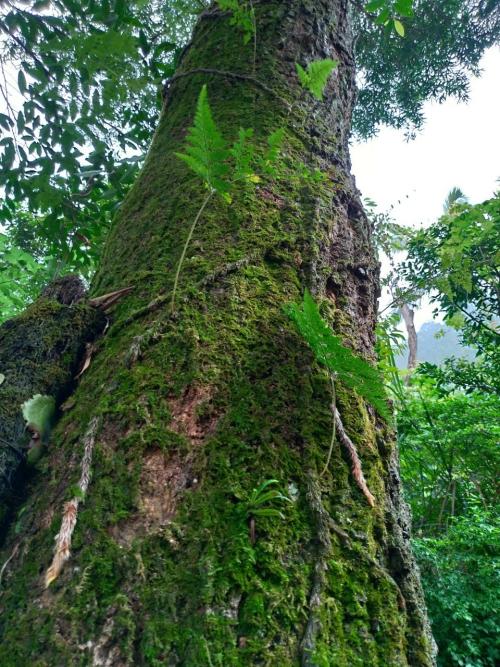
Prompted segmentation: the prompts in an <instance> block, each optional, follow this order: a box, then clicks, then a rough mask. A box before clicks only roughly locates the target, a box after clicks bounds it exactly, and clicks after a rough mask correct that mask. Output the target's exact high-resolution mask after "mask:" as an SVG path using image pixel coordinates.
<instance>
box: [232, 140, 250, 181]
mask: <svg viewBox="0 0 500 667" xmlns="http://www.w3.org/2000/svg"><path fill="white" fill-rule="evenodd" d="M252 137H253V129H252V128H249V129H248V130H244V129H243V128H240V131H239V132H238V138H237V139H236V141H235V142H234V144H233V146H232V148H231V149H230V151H229V153H230V154H231V157H232V158H233V160H234V170H233V174H232V181H233V182H237V181H252V179H253V177H254V176H255V174H254V172H253V169H252V163H253V160H254V154H255V147H254V145H253V144H251V143H249V141H248V140H249V139H251V138H252Z"/></svg>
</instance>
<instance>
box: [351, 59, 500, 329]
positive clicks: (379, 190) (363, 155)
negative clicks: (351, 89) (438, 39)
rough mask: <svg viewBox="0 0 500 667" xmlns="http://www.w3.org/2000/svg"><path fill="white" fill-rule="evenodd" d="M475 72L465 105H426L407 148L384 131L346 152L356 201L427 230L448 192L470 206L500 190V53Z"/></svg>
mask: <svg viewBox="0 0 500 667" xmlns="http://www.w3.org/2000/svg"><path fill="white" fill-rule="evenodd" d="M481 67H482V69H483V74H482V76H481V77H480V78H478V79H473V80H472V81H471V86H470V99H469V102H468V103H458V102H456V101H454V100H447V101H446V102H444V103H443V104H437V103H435V102H429V103H426V104H425V107H424V109H425V116H426V123H425V126H424V128H423V130H422V131H421V132H420V133H419V134H417V137H416V139H414V140H413V141H410V142H406V141H405V138H404V135H403V132H402V131H398V130H393V129H389V128H383V129H382V130H381V131H380V133H379V135H378V136H377V137H376V138H375V139H372V140H370V141H368V142H364V143H356V144H354V145H353V146H352V147H351V157H352V171H353V173H354V175H355V177H356V183H357V186H358V188H359V189H360V190H361V193H362V195H363V197H369V198H370V199H373V200H374V201H375V202H376V203H377V204H378V206H379V208H380V210H382V211H383V210H387V209H389V207H390V206H391V205H395V208H394V209H393V211H392V213H393V217H394V218H395V219H396V221H397V222H399V223H401V224H404V225H411V226H419V225H420V224H424V225H427V224H430V223H431V222H433V221H434V220H436V219H437V218H438V217H439V216H440V215H441V213H442V211H443V202H444V200H445V198H446V195H447V194H448V192H449V191H450V189H451V188H452V187H454V186H457V187H459V188H460V189H461V190H462V191H463V192H464V194H465V195H466V196H467V197H468V198H469V201H471V202H472V203H479V202H481V201H484V200H485V199H488V198H489V197H491V196H492V194H493V192H494V191H495V190H497V189H498V188H499V187H500V184H499V183H496V181H497V179H498V178H500V48H498V47H496V48H492V49H489V50H488V51H487V52H486V53H485V55H484V56H483V59H482V60H481ZM398 201H400V202H401V203H400V204H398ZM415 319H416V323H417V328H418V326H420V325H421V324H422V323H423V322H424V321H427V320H429V319H431V309H430V308H429V307H426V306H424V307H423V308H422V310H421V311H420V312H418V313H417V317H416V318H415Z"/></svg>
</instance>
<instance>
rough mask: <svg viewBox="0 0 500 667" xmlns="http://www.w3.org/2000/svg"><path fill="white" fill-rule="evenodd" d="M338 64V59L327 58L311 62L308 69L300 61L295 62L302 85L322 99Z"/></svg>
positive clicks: (318, 98)
mask: <svg viewBox="0 0 500 667" xmlns="http://www.w3.org/2000/svg"><path fill="white" fill-rule="evenodd" d="M338 64H339V63H338V60H332V59H331V58H325V60H314V61H313V62H312V63H309V65H308V66H307V69H306V70H305V69H304V68H303V67H301V66H300V65H299V64H298V63H296V64H295V67H296V69H297V76H298V77H299V81H300V83H301V84H302V86H303V87H304V88H306V90H308V91H309V92H310V93H311V94H312V95H314V97H315V98H316V99H317V100H322V99H323V92H324V90H325V86H326V82H327V81H328V77H329V76H330V74H331V73H332V72H333V70H334V69H335V68H336V67H337V65H338Z"/></svg>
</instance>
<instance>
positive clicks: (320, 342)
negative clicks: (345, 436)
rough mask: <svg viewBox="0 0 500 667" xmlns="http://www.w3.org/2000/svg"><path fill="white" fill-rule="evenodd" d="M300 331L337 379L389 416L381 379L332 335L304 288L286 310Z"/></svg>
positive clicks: (374, 370)
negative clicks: (299, 300) (298, 297)
mask: <svg viewBox="0 0 500 667" xmlns="http://www.w3.org/2000/svg"><path fill="white" fill-rule="evenodd" d="M285 310H286V312H287V314H288V315H289V317H290V318H291V319H292V320H293V321H294V322H295V325H296V326H297V329H298V330H299V332H300V334H301V335H302V337H303V338H304V340H305V341H306V342H307V344H308V345H309V347H310V348H311V349H312V351H313V352H314V354H315V356H316V359H317V360H318V361H319V362H321V363H322V364H324V365H325V366H326V367H327V368H328V369H329V370H330V371H331V372H332V373H334V374H335V375H336V377H338V379H339V380H340V381H341V382H342V383H343V384H345V385H347V386H348V387H350V388H351V389H354V391H356V392H357V393H358V394H359V395H360V396H362V397H363V398H365V399H366V400H367V401H368V402H369V403H371V404H372V405H373V407H375V408H376V409H377V410H378V412H379V413H380V414H381V415H382V416H383V417H385V418H389V410H388V408H387V403H386V396H385V392H384V387H383V383H382V379H381V377H380V375H379V372H378V370H377V369H376V368H374V367H373V366H371V365H370V364H369V363H368V362H367V361H365V360H364V359H363V358H362V357H360V356H358V355H355V354H354V353H353V352H351V350H349V348H347V347H345V346H344V345H343V344H342V341H341V339H340V338H339V337H338V336H335V335H334V334H333V333H332V332H331V330H330V327H329V326H328V324H327V323H326V322H325V320H324V319H323V318H322V317H321V314H320V312H319V308H318V306H317V304H316V302H315V301H314V299H313V298H312V296H311V294H310V293H309V291H308V290H306V291H305V292H304V299H303V301H302V304H291V305H290V306H288V307H287V308H286V309H285Z"/></svg>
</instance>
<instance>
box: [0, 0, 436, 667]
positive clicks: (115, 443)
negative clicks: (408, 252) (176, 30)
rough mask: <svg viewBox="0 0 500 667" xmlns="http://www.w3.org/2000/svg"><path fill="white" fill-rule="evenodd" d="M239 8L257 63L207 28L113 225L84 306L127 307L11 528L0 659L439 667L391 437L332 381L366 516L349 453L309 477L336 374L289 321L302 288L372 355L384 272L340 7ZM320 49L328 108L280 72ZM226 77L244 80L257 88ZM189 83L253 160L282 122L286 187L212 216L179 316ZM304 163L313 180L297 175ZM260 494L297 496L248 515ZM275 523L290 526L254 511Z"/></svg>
mask: <svg viewBox="0 0 500 667" xmlns="http://www.w3.org/2000/svg"><path fill="white" fill-rule="evenodd" d="M255 13H256V24H257V35H256V39H257V48H256V50H255V52H254V45H253V42H252V40H250V42H249V43H248V44H247V45H245V46H244V45H243V43H242V35H241V32H240V31H239V29H238V28H237V27H234V26H233V25H231V23H230V16H228V15H227V14H224V13H223V12H220V11H218V10H216V9H211V10H209V11H206V12H204V14H203V16H202V17H201V19H200V21H199V23H198V26H197V28H196V30H195V34H194V37H193V40H192V43H191V45H190V46H189V47H188V48H187V49H186V51H185V53H184V56H183V58H182V63H181V66H180V69H179V72H180V73H181V74H182V76H177V77H176V78H175V79H174V80H173V81H172V82H171V85H170V87H169V90H168V93H167V98H166V105H165V109H164V112H163V114H162V117H161V120H160V124H159V127H158V130H157V132H156V134H155V137H154V140H153V144H152V146H151V149H150V152H149V155H148V157H147V160H146V164H145V166H144V169H143V171H142V173H141V175H140V177H139V179H138V181H137V183H136V185H135V187H134V188H133V190H132V191H131V193H130V194H129V196H128V197H127V199H126V201H125V202H124V204H123V206H122V208H121V211H120V213H119V215H118V217H117V219H116V222H115V224H114V227H113V229H112V231H111V233H110V236H109V239H108V242H107V245H106V249H105V252H104V257H103V260H102V263H101V266H100V269H99V272H98V274H97V276H96V279H95V281H94V285H93V293H94V294H102V293H104V292H110V291H112V290H113V289H117V288H120V287H124V286H126V285H134V287H135V289H134V291H133V292H132V293H131V295H130V296H128V297H126V298H124V299H123V301H122V302H120V304H119V305H118V306H117V307H116V311H115V315H114V318H113V321H112V322H111V325H110V327H109V328H108V329H107V331H106V332H105V335H104V336H103V337H101V339H100V340H99V342H98V343H97V346H96V350H95V353H94V356H93V358H92V362H91V364H90V367H89V368H88V370H86V372H85V373H84V374H83V376H82V378H81V380H80V384H79V387H78V388H77V390H76V391H75V393H74V396H73V398H74V407H73V408H72V409H70V410H68V411H67V412H65V414H64V416H63V417H62V418H61V420H60V422H59V424H58V426H57V428H56V429H55V431H54V432H53V435H52V440H51V443H50V447H49V454H48V455H47V456H46V457H45V459H44V460H43V461H42V463H41V464H40V467H39V472H38V474H37V476H36V478H35V480H34V481H33V483H32V486H31V487H30V495H29V500H28V502H27V503H26V504H25V506H24V507H23V508H22V511H21V512H20V513H19V515H18V517H17V518H16V523H15V528H14V527H13V528H12V530H11V532H10V533H9V535H8V536H7V540H6V543H5V545H4V550H3V552H2V561H1V562H2V563H4V562H6V561H7V559H9V558H10V560H9V562H8V563H7V565H6V567H5V568H4V571H3V580H2V583H1V587H2V594H1V597H0V607H1V611H2V617H1V626H0V633H1V634H0V637H1V640H0V664H2V665H28V664H30V665H31V664H33V665H51V666H52V665H117V666H118V665H185V666H189V667H199V666H202V665H207V666H210V665H213V666H214V667H215V666H219V665H224V666H226V665H231V666H233V665H270V666H271V665H273V666H278V665H279V666H282V665H283V666H288V665H318V666H319V665H325V666H326V665H339V666H340V665H379V666H380V667H382V666H383V667H388V666H394V667H396V666H397V667H401V666H402V665H412V666H413V665H414V666H423V665H432V664H433V643H432V639H431V635H430V631H429V625H428V622H427V618H426V612H425V607H424V603H423V598H422V593H421V589H420V582H419V576H418V571H417V569H416V566H415V563H414V560H413V557H412V554H411V551H410V547H409V517H408V510H407V507H406V505H405V504H404V503H403V502H402V500H401V493H400V482H399V473H398V464H397V451H396V445H395V441H394V437H393V433H392V431H391V429H390V428H389V427H388V426H387V425H385V424H384V423H383V421H382V420H381V419H380V418H379V417H378V416H377V415H375V414H374V412H373V410H372V409H371V408H370V407H369V406H367V405H366V404H364V403H363V401H362V400H360V398H359V397H357V396H356V395H355V394H354V393H353V392H352V391H350V390H347V389H346V388H345V387H342V386H340V385H339V387H338V390H337V394H338V395H337V408H338V410H339V413H340V415H341V419H342V423H343V426H344V429H345V431H346V433H347V435H348V436H349V437H350V438H351V439H352V441H353V442H354V444H355V446H356V448H357V450H358V453H359V455H360V458H361V461H362V465H363V469H364V474H365V477H366V479H367V483H368V486H369V488H370V491H371V492H372V493H373V494H374V496H375V499H376V503H375V507H373V508H372V507H370V506H369V504H368V503H367V501H366V498H365V496H364V495H363V494H362V493H361V491H360V490H359V488H358V487H357V486H356V484H355V482H354V480H353V478H352V475H351V472H350V462H349V459H348V458H347V456H346V452H345V451H344V449H343V447H342V445H341V443H340V442H337V443H336V446H335V448H334V451H333V455H332V459H331V462H330V466H329V469H328V472H327V473H326V474H325V475H324V476H323V477H320V475H319V471H321V470H322V468H323V466H324V463H325V460H326V457H327V454H328V448H329V444H330V439H331V432H332V409H331V400H332V397H331V389H330V382H329V377H328V375H327V374H326V373H325V372H324V371H323V370H322V369H321V368H319V367H318V365H317V364H316V363H315V362H314V360H313V357H312V355H311V353H310V352H309V350H308V349H307V347H306V346H305V344H304V343H303V341H302V340H301V339H300V337H299V336H298V335H297V333H296V332H295V330H294V329H293V327H292V326H291V325H290V322H289V321H288V320H287V317H286V315H285V314H284V311H283V306H284V305H285V304H287V303H289V302H290V301H297V300H299V299H301V297H302V293H303V290H304V288H305V287H306V286H307V287H309V288H310V289H311V290H312V292H313V293H314V294H315V295H316V297H317V299H318V300H320V301H322V304H323V308H324V313H325V315H326V316H327V317H328V318H329V320H330V322H331V324H332V326H333V328H334V330H335V331H337V332H339V333H341V334H342V335H343V337H344V339H345V341H346V343H347V344H349V345H350V346H352V347H353V348H354V349H355V350H356V351H357V352H358V353H360V354H363V355H365V356H366V357H368V358H371V359H373V356H374V355H373V343H374V324H375V313H376V300H377V296H378V293H379V287H378V265H377V263H376V261H375V260H374V256H373V249H372V243H371V230H370V228H369V225H368V223H367V220H366V217H365V215H364V213H363V210H362V208H361V204H360V201H359V197H358V193H357V191H356V188H355V186H354V183H353V181H352V178H351V176H350V175H349V167H350V164H349V156H348V148H347V141H348V137H349V131H350V119H351V111H352V105H353V100H354V95H355V89H354V62H353V56H352V35H351V29H350V24H349V15H348V3H347V1H346V0H330V1H328V2H327V1H320V0H316V1H315V2H298V1H295V0H292V1H290V2H287V3H283V2H264V3H255ZM254 57H255V66H254ZM325 57H333V58H335V59H337V60H339V62H340V64H339V68H338V71H337V72H336V73H334V75H333V76H332V77H331V80H330V83H329V85H328V87H327V90H326V95H325V100H324V101H322V102H318V101H315V100H314V98H313V97H312V96H310V95H309V94H308V93H306V92H304V91H303V90H302V89H301V87H300V86H299V83H298V80H297V76H296V72H295V63H301V64H302V65H303V66H305V65H307V63H308V62H310V61H312V60H316V59H320V58H325ZM199 68H205V69H206V68H210V69H211V70H212V73H207V72H201V71H199ZM197 70H198V71H197ZM213 70H218V71H219V72H218V73H217V72H214V71H213ZM228 71H230V72H233V73H245V74H247V75H248V76H250V77H253V76H254V71H255V78H256V79H258V81H259V82H261V83H264V87H263V86H262V85H258V84H256V83H255V82H254V81H252V80H251V79H248V78H247V79H241V78H240V79H237V78H234V77H232V76H230V75H227V74H224V72H228ZM203 83H207V84H208V92H209V98H210V103H211V106H212V110H213V114H214V117H215V119H216V122H217V123H218V125H219V126H220V127H221V129H222V131H223V132H224V135H225V136H226V137H234V136H235V135H236V132H237V130H238V128H239V127H240V126H243V127H253V128H254V130H255V135H254V136H255V141H256V142H262V143H264V141H265V137H266V136H267V135H269V133H270V132H271V131H273V130H275V129H277V128H278V127H283V128H284V129H285V142H284V148H283V158H282V161H281V163H280V166H279V170H280V174H279V176H278V177H277V178H276V179H274V180H268V181H265V180H263V181H262V182H261V183H260V184H258V185H257V186H256V187H255V190H253V191H250V190H249V189H246V190H245V189H242V191H241V192H240V193H237V194H236V195H235V197H234V199H233V203H232V204H230V205H228V204H224V203H222V202H219V201H216V200H215V199H213V200H212V201H211V203H210V204H209V206H207V208H206V210H205V213H204V214H203V217H202V219H201V221H200V224H199V225H198V227H197V230H196V233H195V238H194V240H193V242H192V244H191V246H190V248H189V251H188V255H187V259H186V262H185V265H184V268H183V271H182V273H181V277H180V282H179V291H178V298H177V303H178V307H177V310H176V313H175V316H171V313H170V310H169V306H168V303H169V297H170V293H171V289H172V284H173V276H174V273H175V270H176V266H177V262H178V260H179V256H180V253H181V250H182V246H183V244H184V241H185V238H186V235H187V232H188V228H189V225H190V224H191V222H192V220H193V218H194V216H195V215H196V212H197V211H198V209H199V207H200V204H201V202H202V201H203V198H204V197H205V195H206V192H205V191H204V188H203V186H202V185H201V184H200V181H199V180H198V179H197V178H195V177H194V176H193V174H191V173H190V172H189V171H188V169H187V167H186V165H185V164H184V163H183V162H181V161H180V160H179V159H178V158H176V157H175V155H174V152H175V151H179V150H181V149H182V146H183V143H184V140H185V135H186V129H187V128H188V127H189V125H190V124H191V123H192V119H193V114H194V109H195V104H196V99H197V96H198V94H199V91H200V88H201V86H202V84H203ZM302 163H303V164H304V165H306V167H307V168H308V169H314V168H319V169H321V171H322V172H323V173H324V174H326V179H325V180H323V181H320V182H318V181H315V180H314V179H310V178H309V179H307V178H304V177H303V175H302V173H303V171H304V169H303V168H302V167H301V165H302ZM148 304H149V306H148ZM89 470H91V472H92V477H91V479H90V482H89V477H88V472H89ZM270 479H276V480H278V484H277V485H275V487H276V488H279V489H280V490H281V491H282V493H284V494H287V495H289V496H290V498H291V499H292V502H291V503H283V502H279V501H278V502H276V501H268V502H267V503H266V502H264V503H262V504H260V505H259V503H258V501H257V500H256V499H255V495H254V497H253V499H252V497H251V496H252V490H253V489H255V488H256V487H259V485H261V484H262V483H263V482H265V481H266V480H270ZM268 488H273V487H272V486H271V487H268ZM84 492H85V500H84V502H83V498H82V496H83V494H84ZM72 498H73V500H72V501H71V502H70V503H66V505H65V513H66V519H65V522H64V523H63V526H62V530H61V537H60V539H59V543H60V545H61V540H62V541H64V539H65V536H66V535H67V533H68V532H69V528H71V526H72V523H71V522H72V521H73V522H74V518H75V515H76V529H75V531H74V534H73V540H72V545H71V551H72V555H71V557H70V558H69V560H67V562H66V563H65V565H64V567H63V569H62V571H61V573H60V574H59V576H58V577H57V578H56V579H55V581H54V582H53V583H52V584H51V585H50V587H49V588H48V590H45V589H44V578H45V574H46V571H47V568H48V567H49V565H50V563H51V560H52V552H53V544H54V536H55V535H56V534H57V533H58V531H59V529H60V527H61V518H62V512H63V505H64V503H65V501H69V500H71V499H72ZM273 507H274V509H279V510H280V511H281V513H282V515H281V516H280V515H278V514H276V513H273V514H271V513H269V512H267V515H266V512H265V511H264V510H269V509H270V508H273ZM259 510H261V511H260V512H259ZM76 513H77V514H76ZM62 547H64V548H61V551H60V552H59V558H60V560H62V559H63V557H66V556H67V555H68V554H67V547H68V542H67V540H66V542H65V544H63V545H62ZM64 549H66V551H64Z"/></svg>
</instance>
